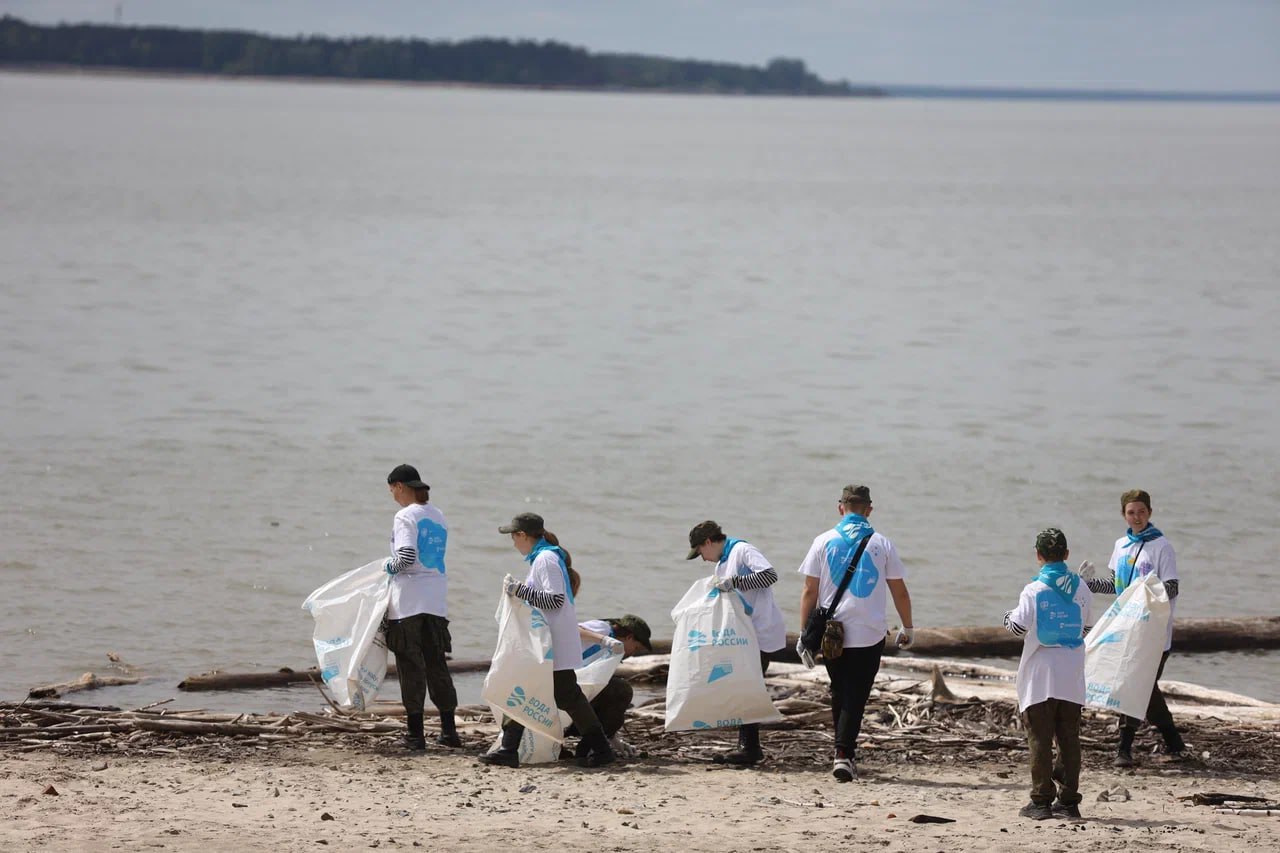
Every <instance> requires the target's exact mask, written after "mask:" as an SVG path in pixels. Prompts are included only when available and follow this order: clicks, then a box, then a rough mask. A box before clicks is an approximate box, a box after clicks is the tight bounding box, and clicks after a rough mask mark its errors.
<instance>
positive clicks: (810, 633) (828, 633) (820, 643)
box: [800, 534, 873, 660]
mask: <svg viewBox="0 0 1280 853" xmlns="http://www.w3.org/2000/svg"><path fill="white" fill-rule="evenodd" d="M872 535H873V534H868V535H866V536H864V537H862V541H861V542H859V543H858V550H856V551H854V552H853V559H852V560H850V561H849V565H848V567H847V568H846V569H845V570H844V577H843V578H841V579H840V586H839V587H837V588H836V594H835V595H834V596H833V597H832V599H831V605H830V606H829V607H815V608H813V611H812V612H811V613H810V614H809V621H808V622H806V623H805V625H804V633H803V634H801V635H800V643H801V644H802V645H803V646H804V647H805V648H806V649H808V650H809V652H810V653H811V654H815V655H816V654H817V653H818V651H819V649H821V650H822V656H823V657H825V658H827V659H828V660H832V659H834V658H838V657H840V655H841V654H843V652H844V625H842V624H840V622H838V621H837V620H835V619H833V618H832V617H833V616H835V612H836V607H837V606H838V605H839V604H840V598H841V597H842V596H843V595H844V591H845V590H846V589H848V588H849V582H850V581H852V580H853V574H854V572H855V571H857V569H858V561H859V560H861V559H862V552H863V551H865V550H866V548H867V543H868V542H869V541H871V536H872Z"/></svg>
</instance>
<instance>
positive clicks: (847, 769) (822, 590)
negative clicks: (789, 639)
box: [797, 485, 915, 782]
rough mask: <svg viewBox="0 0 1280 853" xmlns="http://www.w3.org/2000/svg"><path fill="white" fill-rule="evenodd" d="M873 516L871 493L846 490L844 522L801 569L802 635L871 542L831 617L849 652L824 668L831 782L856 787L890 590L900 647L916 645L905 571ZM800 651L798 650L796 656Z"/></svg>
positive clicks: (823, 536) (839, 509) (839, 508)
mask: <svg viewBox="0 0 1280 853" xmlns="http://www.w3.org/2000/svg"><path fill="white" fill-rule="evenodd" d="M871 510H872V506H871V489H870V488H868V487H867V486H855V485H850V486H845V487H844V489H843V490H842V491H841V493H840V499H839V500H838V501H837V502H836V513H837V514H838V515H839V516H840V520H839V521H838V522H837V523H836V526H835V527H834V528H832V529H831V530H828V531H825V532H824V533H820V534H819V535H818V536H817V537H815V538H814V540H813V544H812V545H810V546H809V551H808V553H807V554H806V555H805V558H804V562H802V563H801V564H800V570H799V571H800V574H802V575H804V576H805V577H804V591H803V592H802V593H801V594H800V626H801V631H802V632H803V630H804V625H805V623H807V622H808V621H809V614H810V613H812V612H813V609H814V608H815V607H823V608H830V607H831V604H832V602H833V601H834V600H835V596H836V592H838V591H839V589H840V582H841V580H843V579H844V576H845V572H847V571H848V570H849V567H850V564H851V563H852V562H853V558H854V556H855V555H856V554H857V552H858V546H859V545H861V544H862V542H863V540H864V539H865V540H866V546H865V547H864V548H863V552H862V556H861V557H860V558H859V559H858V565H857V567H856V568H855V569H854V574H853V577H852V579H851V580H850V581H849V583H848V584H847V587H846V589H845V591H844V593H843V594H842V595H841V596H840V600H839V601H838V602H836V607H835V610H834V613H833V614H832V618H833V619H835V620H837V621H838V622H839V623H840V626H841V628H842V629H843V631H844V642H843V652H842V653H841V654H840V656H839V657H837V658H835V659H834V660H825V661H824V664H825V666H826V669H827V675H828V676H829V677H830V678H831V718H832V721H833V723H834V724H835V730H836V732H835V734H836V743H835V757H834V760H833V762H832V766H831V775H833V776H834V777H835V778H836V780H837V781H840V782H851V781H853V780H854V779H856V778H857V775H858V764H857V753H856V750H857V745H858V734H859V733H860V732H861V731H862V717H863V714H864V713H865V712H866V707H867V699H868V697H870V695H871V687H872V685H873V684H874V683H875V679H876V673H878V672H879V671H880V658H881V655H882V654H883V653H884V644H885V638H886V636H887V634H888V633H889V626H888V623H887V622H886V620H885V608H886V606H887V604H888V602H887V601H886V595H885V590H886V589H887V590H888V593H889V595H890V596H892V597H893V606H894V608H895V609H896V610H897V611H898V617H899V619H901V620H902V627H901V628H900V629H899V630H898V636H897V638H896V640H895V642H896V643H897V645H898V648H901V649H905V648H909V647H910V646H911V643H912V642H913V640H914V638H915V623H914V622H913V621H912V616H911V593H910V592H909V591H908V590H907V581H906V576H907V573H906V569H905V568H904V567H903V565H902V559H901V558H900V557H899V556H898V549H897V548H895V547H894V545H893V543H892V542H890V541H889V539H888V538H887V537H885V536H884V535H883V534H881V533H877V532H876V531H875V530H874V529H873V528H872V527H871V522H869V521H868V520H867V519H868V518H869V517H870V515H871ZM801 648H802V647H801V646H799V645H797V651H800V650H801ZM807 651H808V650H807V649H806V650H805V654H807ZM801 657H802V658H803V657H804V654H802V655H801Z"/></svg>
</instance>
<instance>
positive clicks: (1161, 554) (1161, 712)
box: [1082, 489, 1187, 767]
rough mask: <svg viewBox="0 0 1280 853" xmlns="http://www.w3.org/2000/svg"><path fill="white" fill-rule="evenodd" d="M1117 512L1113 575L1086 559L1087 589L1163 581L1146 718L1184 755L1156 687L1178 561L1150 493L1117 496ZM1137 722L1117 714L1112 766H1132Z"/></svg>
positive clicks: (1168, 746)
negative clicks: (1158, 650)
mask: <svg viewBox="0 0 1280 853" xmlns="http://www.w3.org/2000/svg"><path fill="white" fill-rule="evenodd" d="M1120 514H1121V515H1122V516H1124V520H1125V521H1126V522H1128V524H1129V529H1128V530H1127V531H1125V534H1124V535H1123V536H1121V537H1120V538H1119V539H1117V540H1116V545H1115V548H1114V549H1112V551H1111V561H1110V563H1108V568H1110V569H1111V577H1110V578H1108V579H1106V580H1101V579H1096V578H1093V577H1091V576H1090V575H1091V574H1092V564H1090V565H1089V567H1088V568H1087V569H1086V570H1085V572H1084V575H1085V579H1086V582H1087V583H1088V584H1089V589H1090V590H1091V591H1093V592H1095V593H1103V594H1106V595H1119V594H1120V593H1122V592H1124V591H1125V590H1126V589H1128V588H1129V586H1131V585H1132V584H1133V583H1134V582H1135V581H1139V580H1142V578H1144V577H1146V576H1147V575H1149V574H1152V573H1154V574H1155V576H1156V577H1158V578H1159V579H1160V580H1161V581H1162V582H1163V583H1164V591H1165V594H1166V595H1168V596H1169V631H1168V633H1167V634H1166V635H1165V641H1164V655H1163V657H1161V658H1160V668H1159V669H1157V670H1156V681H1155V683H1154V684H1153V685H1152V686H1151V699H1150V701H1149V702H1148V703H1147V722H1149V723H1150V724H1151V725H1153V726H1155V727H1156V729H1158V730H1159V732H1160V735H1161V737H1163V738H1164V747H1165V752H1166V753H1168V754H1169V755H1173V756H1182V755H1184V754H1185V753H1186V750H1187V745H1186V744H1185V743H1184V742H1183V740H1182V733H1181V732H1179V731H1178V727H1177V726H1176V725H1175V724H1174V722H1173V715H1172V714H1170V713H1169V706H1168V705H1167V704H1165V701H1164V694H1163V693H1161V692H1160V676H1162V675H1164V665H1165V662H1166V661H1168V660H1169V650H1170V649H1171V648H1172V647H1173V609H1174V607H1175V606H1177V599H1178V561H1177V558H1176V557H1175V556H1174V553H1173V546H1172V545H1170V544H1169V540H1168V539H1166V538H1165V536H1164V534H1163V533H1162V532H1160V529H1159V528H1157V527H1156V526H1155V525H1154V524H1152V523H1151V495H1149V494H1147V493H1146V492H1145V491H1143V490H1142V489H1130V490H1129V491H1127V492H1125V493H1124V494H1122V495H1121V496H1120ZM1082 568H1084V567H1082ZM1141 724H1142V721H1141V720H1139V719H1138V718H1136V717H1126V716H1121V718H1120V746H1119V748H1118V749H1117V750H1116V757H1115V761H1114V762H1113V763H1114V765H1115V766H1116V767H1132V766H1133V739H1134V736H1135V735H1137V733H1138V726H1140V725H1141Z"/></svg>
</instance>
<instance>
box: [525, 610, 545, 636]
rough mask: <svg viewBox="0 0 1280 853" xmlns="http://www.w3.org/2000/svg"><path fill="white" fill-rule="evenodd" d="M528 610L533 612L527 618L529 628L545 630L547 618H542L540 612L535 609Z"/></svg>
mask: <svg viewBox="0 0 1280 853" xmlns="http://www.w3.org/2000/svg"><path fill="white" fill-rule="evenodd" d="M530 609H531V610H532V611H533V615H532V616H531V617H529V627H530V628H533V629H535V630H537V629H538V628H545V627H546V625H547V617H545V616H543V615H542V611H541V610H539V609H538V608H536V607H533V608H530Z"/></svg>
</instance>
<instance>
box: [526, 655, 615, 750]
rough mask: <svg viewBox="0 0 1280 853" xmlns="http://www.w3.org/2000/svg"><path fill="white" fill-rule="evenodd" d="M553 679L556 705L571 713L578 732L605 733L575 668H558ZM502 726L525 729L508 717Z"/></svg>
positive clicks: (589, 734)
mask: <svg viewBox="0 0 1280 853" xmlns="http://www.w3.org/2000/svg"><path fill="white" fill-rule="evenodd" d="M552 679H553V681H552V688H553V691H554V692H553V694H552V695H553V697H554V698H555V702H556V707H557V708H559V709H560V710H561V711H564V712H565V713H566V714H568V715H569V719H571V720H573V725H574V726H575V727H577V729H578V734H579V735H581V736H582V737H590V736H591V735H592V734H593V733H597V732H599V733H601V734H603V732H604V729H603V727H602V726H601V725H600V718H599V717H597V716H596V712H595V710H594V709H593V708H592V707H591V703H590V702H588V701H587V697H586V696H585V695H583V693H582V688H581V687H579V686H578V676H577V675H575V674H574V672H573V670H571V669H557V670H556V671H555V672H554V673H553V674H552ZM502 728H503V730H504V731H510V730H513V729H516V730H523V729H524V726H522V725H520V724H519V723H517V722H516V721H515V720H513V719H511V718H510V717H508V718H507V720H506V722H504V723H503V724H502ZM517 742H518V741H517Z"/></svg>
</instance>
